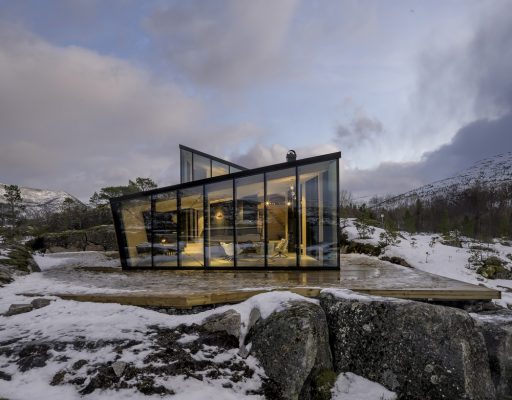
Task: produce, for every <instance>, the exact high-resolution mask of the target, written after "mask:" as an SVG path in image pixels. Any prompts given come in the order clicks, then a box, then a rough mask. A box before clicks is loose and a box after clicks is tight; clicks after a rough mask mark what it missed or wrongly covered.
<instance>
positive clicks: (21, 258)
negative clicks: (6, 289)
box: [0, 244, 41, 286]
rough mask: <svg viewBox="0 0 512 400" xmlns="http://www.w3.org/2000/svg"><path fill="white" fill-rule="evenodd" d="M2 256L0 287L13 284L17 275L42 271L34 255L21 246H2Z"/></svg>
mask: <svg viewBox="0 0 512 400" xmlns="http://www.w3.org/2000/svg"><path fill="white" fill-rule="evenodd" d="M0 255H1V256H2V257H1V258H0V286H3V285H5V284H7V283H10V282H12V281H13V280H14V277H15V276H16V275H27V274H30V273H32V272H40V271H41V269H40V268H39V266H38V265H37V263H36V262H35V261H34V258H33V257H32V253H31V252H30V251H29V249H28V248H27V247H25V246H23V245H21V244H14V245H8V244H2V246H1V247H0Z"/></svg>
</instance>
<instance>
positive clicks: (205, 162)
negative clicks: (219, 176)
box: [194, 154, 212, 181]
mask: <svg viewBox="0 0 512 400" xmlns="http://www.w3.org/2000/svg"><path fill="white" fill-rule="evenodd" d="M211 169H212V168H211V165H210V159H209V158H206V157H203V156H200V155H199V154H194V180H195V181H197V180H199V179H205V178H210V177H211Z"/></svg>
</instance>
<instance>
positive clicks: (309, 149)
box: [231, 143, 339, 168]
mask: <svg viewBox="0 0 512 400" xmlns="http://www.w3.org/2000/svg"><path fill="white" fill-rule="evenodd" d="M289 150H292V149H289V148H286V147H284V146H282V145H280V144H272V145H269V146H267V145H263V144H260V143H257V144H255V145H253V146H251V147H250V148H249V149H247V151H245V152H242V153H238V154H236V155H234V156H232V157H231V159H232V161H233V162H234V163H236V164H239V165H243V166H244V167H248V168H256V167H263V166H266V165H271V164H279V163H283V162H285V161H286V154H287V153H288V151H289ZM293 150H295V151H296V153H297V159H301V158H307V157H313V156H318V155H322V154H327V153H334V152H337V151H339V149H338V147H337V146H335V145H333V144H321V145H316V146H304V147H297V148H295V149H293Z"/></svg>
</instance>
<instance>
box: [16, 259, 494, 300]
mask: <svg viewBox="0 0 512 400" xmlns="http://www.w3.org/2000/svg"><path fill="white" fill-rule="evenodd" d="M43 273H44V274H45V277H46V278H47V279H54V280H56V281H57V282H58V281H59V280H60V281H64V282H65V284H66V286H67V285H68V284H69V283H70V282H71V283H74V282H80V284H81V283H82V282H87V286H88V290H89V291H90V292H92V293H86V292H79V291H78V292H76V293H55V292H58V291H57V290H55V291H54V292H53V293H52V292H51V289H50V287H48V289H47V292H46V293H41V294H40V295H42V296H44V295H49V294H54V295H56V296H59V297H61V298H63V299H67V300H76V301H93V302H108V303H120V304H126V305H137V306H152V307H175V308H191V307H194V306H205V305H216V304H230V303H238V302H241V301H244V300H247V299H248V298H250V297H251V296H254V295H256V294H259V293H264V292H267V291H271V290H288V291H291V292H294V293H297V294H300V295H302V296H306V297H317V296H318V295H319V293H320V291H321V290H322V289H326V288H343V289H350V290H354V291H356V292H360V293H366V294H370V295H376V296H389V297H396V298H403V299H416V300H434V301H469V300H491V299H499V298H501V292H500V291H499V290H494V289H489V288H487V287H485V286H479V285H474V284H470V283H466V282H461V281H457V280H454V279H450V278H447V277H443V276H439V275H434V274H430V273H427V272H424V271H420V270H418V269H414V268H406V267H402V266H397V265H394V264H391V263H388V262H385V261H382V260H379V259H376V258H374V257H368V256H364V255H342V256H341V268H340V270H337V271H333V270H330V271H300V270H290V271H263V270H262V271H257V272H255V271H226V270H224V271H217V270H214V271H204V270H196V271H179V270H177V271H122V270H120V269H119V268H118V269H115V268H111V269H102V270H101V272H99V270H96V269H95V268H92V269H91V268H89V267H88V268H85V267H83V268H69V269H62V270H59V269H53V270H48V271H45V272H43ZM79 286H80V285H79ZM112 288H114V289H118V290H121V291H120V292H118V293H109V292H110V291H111V289H112ZM78 290H79V289H78ZM102 291H104V292H103V293H102ZM33 294H34V293H25V295H33Z"/></svg>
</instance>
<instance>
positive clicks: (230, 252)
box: [205, 179, 237, 267]
mask: <svg viewBox="0 0 512 400" xmlns="http://www.w3.org/2000/svg"><path fill="white" fill-rule="evenodd" d="M206 199H207V209H206V218H207V222H208V234H207V242H206V246H205V249H206V260H207V265H210V266H211V267H233V266H234V260H235V252H236V250H237V249H236V248H235V246H234V240H233V232H234V226H235V223H234V216H235V212H234V205H233V180H232V179H229V180H227V181H224V182H218V183H212V184H210V185H206Z"/></svg>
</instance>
